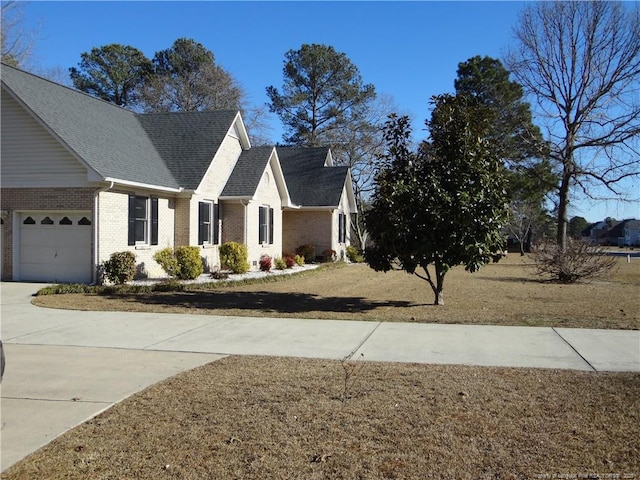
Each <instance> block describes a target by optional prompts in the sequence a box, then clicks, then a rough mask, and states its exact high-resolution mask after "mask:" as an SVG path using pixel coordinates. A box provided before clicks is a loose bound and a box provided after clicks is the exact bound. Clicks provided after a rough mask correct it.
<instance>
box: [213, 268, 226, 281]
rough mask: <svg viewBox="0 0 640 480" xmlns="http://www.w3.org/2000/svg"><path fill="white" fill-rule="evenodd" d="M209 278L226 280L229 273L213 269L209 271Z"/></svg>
mask: <svg viewBox="0 0 640 480" xmlns="http://www.w3.org/2000/svg"><path fill="white" fill-rule="evenodd" d="M211 278H213V279H214V280H226V279H227V278H229V274H228V273H227V272H221V271H220V270H214V271H213V272H211Z"/></svg>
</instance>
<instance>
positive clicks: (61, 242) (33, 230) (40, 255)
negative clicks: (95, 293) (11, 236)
mask: <svg viewBox="0 0 640 480" xmlns="http://www.w3.org/2000/svg"><path fill="white" fill-rule="evenodd" d="M19 224H20V233H19V238H18V243H19V250H18V257H19V259H18V260H19V261H18V272H16V273H17V274H18V275H17V277H18V279H19V280H21V281H32V282H55V283H71V282H78V283H89V282H91V280H92V278H91V277H92V273H93V272H92V267H91V265H92V255H91V238H92V227H91V224H92V220H91V212H23V213H21V214H20V217H19Z"/></svg>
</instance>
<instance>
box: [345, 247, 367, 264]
mask: <svg viewBox="0 0 640 480" xmlns="http://www.w3.org/2000/svg"><path fill="white" fill-rule="evenodd" d="M347 258H348V259H349V261H350V262H353V263H362V262H364V256H363V255H362V253H361V252H360V251H359V250H358V249H357V248H356V247H354V246H353V245H349V246H348V247H347Z"/></svg>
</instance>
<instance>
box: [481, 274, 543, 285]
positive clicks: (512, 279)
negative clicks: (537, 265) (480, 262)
mask: <svg viewBox="0 0 640 480" xmlns="http://www.w3.org/2000/svg"><path fill="white" fill-rule="evenodd" d="M482 280H488V281H490V282H507V283H537V284H542V283H544V281H543V280H541V279H539V278H526V277H490V276H488V275H487V276H486V277H482Z"/></svg>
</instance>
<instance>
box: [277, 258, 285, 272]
mask: <svg viewBox="0 0 640 480" xmlns="http://www.w3.org/2000/svg"><path fill="white" fill-rule="evenodd" d="M275 265H276V270H284V269H285V268H287V262H286V261H285V260H284V258H276V260H275Z"/></svg>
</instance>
